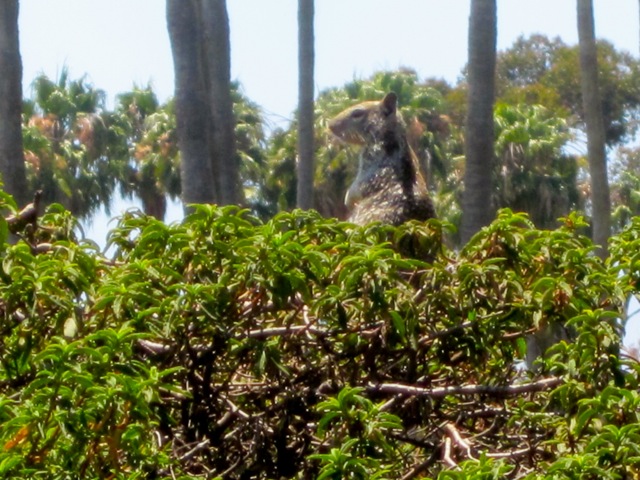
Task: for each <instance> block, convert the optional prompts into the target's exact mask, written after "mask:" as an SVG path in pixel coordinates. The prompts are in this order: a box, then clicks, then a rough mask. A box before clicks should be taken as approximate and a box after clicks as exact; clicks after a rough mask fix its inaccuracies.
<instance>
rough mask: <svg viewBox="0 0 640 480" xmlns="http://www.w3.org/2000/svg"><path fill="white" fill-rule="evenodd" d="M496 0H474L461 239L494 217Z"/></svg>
mask: <svg viewBox="0 0 640 480" xmlns="http://www.w3.org/2000/svg"><path fill="white" fill-rule="evenodd" d="M496 35H497V28H496V0H472V1H471V15H470V17H469V74H468V75H469V76H468V84H469V92H468V105H469V106H468V112H467V120H466V142H465V154H466V165H465V174H464V194H463V202H462V228H461V235H462V241H463V242H466V241H468V240H469V239H470V238H471V237H472V236H473V234H475V233H476V232H477V231H478V230H480V228H482V227H483V226H485V225H487V224H489V223H490V222H491V221H492V220H493V216H494V206H493V205H491V202H490V198H491V192H492V184H491V183H492V182H491V172H492V165H493V161H494V158H493V157H494V150H493V102H494V98H495V67H496Z"/></svg>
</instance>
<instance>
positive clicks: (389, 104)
mask: <svg viewBox="0 0 640 480" xmlns="http://www.w3.org/2000/svg"><path fill="white" fill-rule="evenodd" d="M397 104H398V96H397V95H396V94H395V93H394V92H389V93H387V94H386V95H385V97H384V98H383V99H382V111H383V112H384V114H385V115H391V114H392V113H395V111H396V107H397Z"/></svg>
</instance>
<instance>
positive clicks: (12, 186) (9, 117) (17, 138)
mask: <svg viewBox="0 0 640 480" xmlns="http://www.w3.org/2000/svg"><path fill="white" fill-rule="evenodd" d="M18 10H19V7H18V0H9V1H6V2H2V5H0V32H1V33H0V52H1V54H0V71H1V72H2V75H1V76H0V175H1V176H2V181H3V182H4V185H5V187H6V189H7V191H8V192H9V193H11V194H12V195H13V196H14V197H15V199H16V201H17V202H18V203H19V204H21V205H22V204H24V203H26V202H27V201H28V199H29V196H30V193H29V190H28V188H27V178H26V173H25V167H24V153H23V151H22V130H21V126H20V125H21V120H20V119H21V111H22V60H21V58H20V42H19V36H18Z"/></svg>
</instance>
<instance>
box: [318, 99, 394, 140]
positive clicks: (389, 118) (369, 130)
mask: <svg viewBox="0 0 640 480" xmlns="http://www.w3.org/2000/svg"><path fill="white" fill-rule="evenodd" d="M397 106H398V96H397V95H396V94H395V93H394V92H389V93H387V94H386V95H385V97H384V98H383V99H382V100H380V101H371V102H362V103H359V104H357V105H354V106H353V107H350V108H347V109H346V110H344V111H343V112H341V113H340V114H338V116H336V117H335V118H334V119H333V120H331V121H330V122H329V129H330V130H331V132H332V133H333V134H334V135H335V136H336V137H338V138H339V139H340V140H343V141H345V142H347V143H351V144H355V145H365V144H372V143H377V142H379V141H381V140H382V138H383V134H384V133H385V131H386V130H388V129H389V127H390V126H391V125H395V124H396V122H397V115H396V112H397Z"/></svg>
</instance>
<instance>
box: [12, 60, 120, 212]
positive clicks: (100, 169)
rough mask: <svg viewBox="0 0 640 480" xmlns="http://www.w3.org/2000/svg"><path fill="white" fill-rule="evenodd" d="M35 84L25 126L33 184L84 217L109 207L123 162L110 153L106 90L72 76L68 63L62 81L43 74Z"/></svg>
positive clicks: (45, 200) (51, 199)
mask: <svg viewBox="0 0 640 480" xmlns="http://www.w3.org/2000/svg"><path fill="white" fill-rule="evenodd" d="M34 90H35V99H34V102H33V104H31V105H29V106H28V108H29V109H30V111H29V112H28V113H27V117H28V123H27V125H25V127H24V130H23V137H24V148H25V158H26V164H27V173H28V179H29V183H30V188H32V189H33V190H36V189H42V191H43V193H42V201H43V203H45V204H48V203H53V202H57V203H61V204H62V205H63V206H64V207H65V208H67V209H68V210H70V211H71V212H72V213H74V214H75V215H77V216H79V217H85V218H86V217H89V216H90V215H91V214H93V213H94V212H95V211H97V210H98V209H99V208H100V207H105V208H107V210H108V207H109V204H110V202H111V197H112V193H113V190H114V187H115V183H116V177H117V171H118V165H117V162H114V161H111V160H112V159H111V158H110V148H111V147H110V141H111V139H110V133H109V127H108V125H107V123H106V121H105V114H104V110H103V109H104V99H105V94H104V92H103V91H101V90H98V89H96V88H94V87H93V86H92V85H90V84H89V83H87V81H86V80H85V79H84V78H81V79H79V80H69V74H68V71H67V70H66V69H63V71H62V73H61V75H60V78H59V79H58V81H57V82H53V81H52V80H50V79H49V78H48V77H47V76H46V75H41V76H39V77H38V78H36V80H35V81H34Z"/></svg>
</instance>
